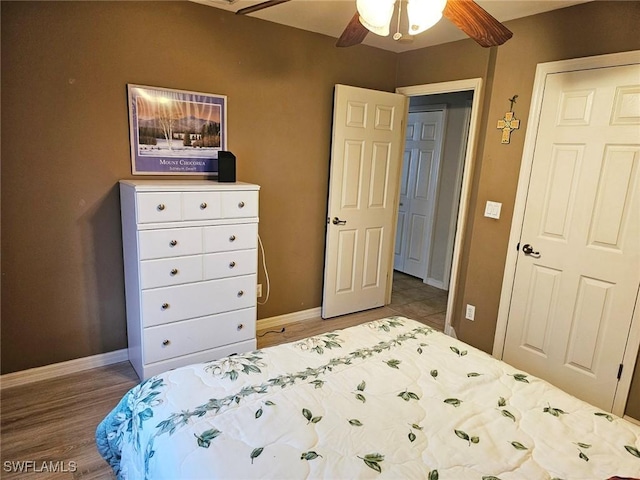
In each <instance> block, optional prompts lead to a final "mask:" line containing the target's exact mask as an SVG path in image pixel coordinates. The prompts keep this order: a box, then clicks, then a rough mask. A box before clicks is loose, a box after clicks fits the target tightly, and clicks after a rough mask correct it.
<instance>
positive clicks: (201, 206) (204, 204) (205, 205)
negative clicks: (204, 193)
mask: <svg viewBox="0 0 640 480" xmlns="http://www.w3.org/2000/svg"><path fill="white" fill-rule="evenodd" d="M205 208H207V202H202V203H201V204H200V210H204V209H205Z"/></svg>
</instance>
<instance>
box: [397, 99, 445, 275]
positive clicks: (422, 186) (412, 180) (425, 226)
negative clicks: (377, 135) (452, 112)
mask: <svg viewBox="0 0 640 480" xmlns="http://www.w3.org/2000/svg"><path fill="white" fill-rule="evenodd" d="M443 130H444V111H443V110H436V111H431V112H414V113H410V114H409V120H408V122H407V128H406V135H405V137H406V140H405V148H404V160H403V164H402V176H401V180H400V204H399V208H398V226H397V230H396V241H395V252H394V264H393V268H394V269H396V270H398V271H400V272H404V273H407V274H409V275H413V276H415V277H418V278H422V279H425V278H427V274H428V271H427V270H428V267H429V261H430V257H431V240H432V237H433V226H434V220H435V211H436V203H437V198H438V180H439V173H440V159H441V158H442V143H443V142H442V140H443Z"/></svg>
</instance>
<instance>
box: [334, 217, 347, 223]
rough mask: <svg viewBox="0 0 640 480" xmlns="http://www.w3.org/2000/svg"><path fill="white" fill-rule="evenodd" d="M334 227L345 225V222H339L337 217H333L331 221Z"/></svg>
mask: <svg viewBox="0 0 640 480" xmlns="http://www.w3.org/2000/svg"><path fill="white" fill-rule="evenodd" d="M332 222H333V224H334V225H346V224H347V221H346V220H340V219H339V218H338V217H333V220H332Z"/></svg>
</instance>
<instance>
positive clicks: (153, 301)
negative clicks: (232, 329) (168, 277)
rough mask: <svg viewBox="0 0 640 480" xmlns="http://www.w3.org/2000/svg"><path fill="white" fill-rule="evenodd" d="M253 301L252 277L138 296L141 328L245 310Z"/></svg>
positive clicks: (204, 283) (155, 289)
mask: <svg viewBox="0 0 640 480" xmlns="http://www.w3.org/2000/svg"><path fill="white" fill-rule="evenodd" d="M255 301H256V275H245V276H242V277H231V278H224V279H221V280H209V281H205V282H199V283H189V284H187V285H176V286H173V287H162V288H154V289H150V290H144V291H143V292H142V299H141V303H142V324H143V326H145V327H151V326H153V325H162V324H165V323H170V322H176V321H178V320H185V319H187V318H196V317H203V316H205V315H211V314H215V313H222V312H228V311H231V310H238V309H240V308H249V307H251V306H253V305H255Z"/></svg>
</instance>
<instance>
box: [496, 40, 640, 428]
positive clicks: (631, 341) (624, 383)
mask: <svg viewBox="0 0 640 480" xmlns="http://www.w3.org/2000/svg"><path fill="white" fill-rule="evenodd" d="M636 63H640V50H636V51H631V52H622V53H614V54H609V55H598V56H594V57H585V58H577V59H571V60H560V61H556V62H548V63H539V64H538V66H537V68H536V75H535V78H534V82H533V94H532V97H531V107H530V109H529V118H528V120H527V123H526V125H527V132H526V135H525V141H524V149H523V154H522V162H521V164H520V176H519V178H518V187H517V190H516V199H515V204H514V209H513V217H512V221H511V232H510V234H509V243H508V245H509V248H508V250H507V258H506V263H505V268H504V275H503V279H502V291H501V293H500V304H499V306H498V319H497V322H496V333H495V336H494V341H493V352H492V354H493V356H494V357H496V358H498V359H502V357H503V352H504V346H505V340H506V335H507V325H508V320H509V309H510V306H511V295H512V292H513V283H514V280H515V273H516V265H517V260H518V253H519V252H518V251H517V248H516V245H517V244H518V242H519V241H520V237H521V236H522V226H523V222H524V213H525V208H526V204H527V196H528V193H529V179H530V177H531V169H532V167H533V154H534V151H535V142H536V139H537V135H538V128H537V126H538V124H539V122H540V113H541V110H542V99H543V96H544V87H545V82H546V78H547V76H548V75H551V74H554V73H565V72H572V71H580V70H591V69H597V68H606V67H617V66H624V65H630V64H636ZM639 310H640V299H639V298H638V297H636V304H635V309H634V312H635V313H634V315H633V318H632V320H631V327H630V329H629V336H628V337H627V344H626V346H625V351H624V357H623V365H625V366H626V367H627V368H624V369H623V371H622V375H621V377H620V380H619V382H618V387H617V389H616V393H615V397H614V400H613V411H612V413H614V414H616V415H618V416H620V417H622V416H623V415H624V409H625V406H626V404H627V398H628V396H629V389H630V387H631V380H632V378H633V370H634V366H635V363H636V358H637V356H638V351H639V349H640V312H639Z"/></svg>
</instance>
